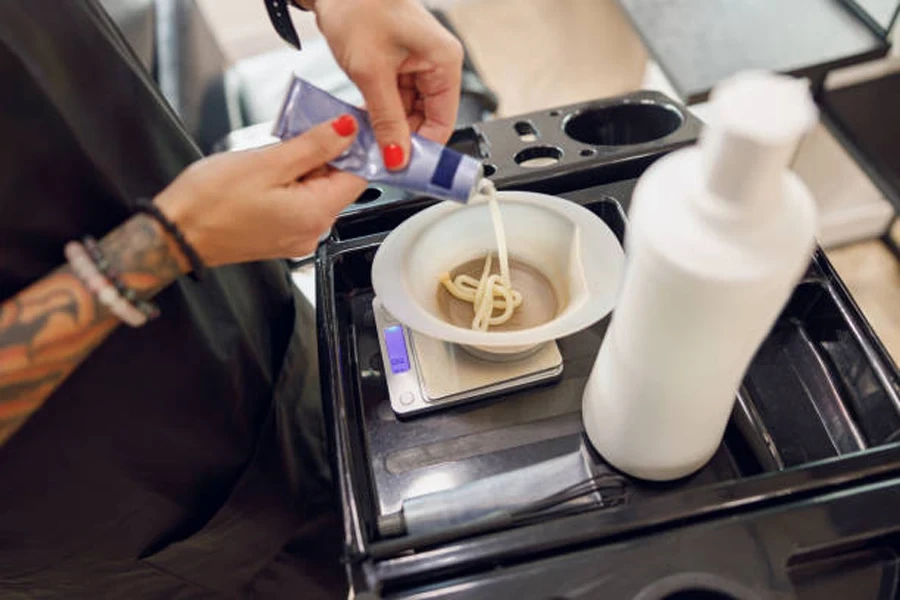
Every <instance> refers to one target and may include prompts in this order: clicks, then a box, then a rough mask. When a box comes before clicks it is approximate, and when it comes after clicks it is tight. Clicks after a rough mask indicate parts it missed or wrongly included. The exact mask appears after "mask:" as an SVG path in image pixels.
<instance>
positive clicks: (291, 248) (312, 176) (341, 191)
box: [154, 115, 366, 267]
mask: <svg viewBox="0 0 900 600" xmlns="http://www.w3.org/2000/svg"><path fill="white" fill-rule="evenodd" d="M356 131H357V126H356V122H355V121H354V120H353V118H352V117H350V116H349V115H344V116H342V117H339V118H337V119H335V120H334V121H332V122H331V123H323V124H321V125H318V126H316V127H314V128H313V129H311V130H309V131H308V132H307V133H305V134H303V135H301V136H298V137H296V138H293V139H291V140H289V141H287V142H284V143H280V144H276V145H273V146H269V147H266V148H262V149H259V150H250V151H246V152H230V153H225V154H217V155H213V156H210V157H209V158H205V159H203V160H201V161H199V162H196V163H194V164H193V165H192V166H191V167H189V168H188V169H187V170H185V171H184V172H183V173H182V174H181V175H179V176H178V178H177V179H175V181H174V182H172V184H171V185H170V186H169V187H167V188H166V189H165V190H163V191H162V192H161V193H160V194H159V195H158V196H157V197H156V198H155V199H154V201H155V202H156V203H157V205H158V206H159V207H160V208H161V209H162V211H163V212H164V213H165V214H166V216H167V217H168V218H169V219H171V220H172V221H174V222H175V223H176V224H178V226H179V227H180V228H181V230H182V232H183V233H184V235H185V237H186V238H187V240H188V242H190V243H191V244H192V245H193V246H194V248H195V249H196V250H197V252H198V253H199V254H200V257H201V258H202V259H203V261H204V262H205V263H206V264H208V265H209V266H211V267H215V266H219V265H225V264H230V263H239V262H248V261H254V260H263V259H270V258H286V257H291V256H303V255H306V254H309V253H311V252H313V251H314V250H315V248H316V246H317V244H318V240H319V237H320V236H321V235H322V234H323V233H325V232H326V231H327V230H328V229H329V227H331V225H332V224H333V223H334V220H335V219H336V218H337V215H338V213H339V212H340V211H341V209H343V208H344V207H345V206H347V205H349V204H350V203H351V202H353V201H354V200H355V199H356V198H357V197H358V196H359V194H360V193H362V191H363V190H364V189H365V187H366V182H365V181H364V180H363V179H360V178H359V177H356V176H355V175H350V174H348V173H343V172H340V171H336V170H334V169H332V168H330V167H327V166H326V163H327V162H328V161H330V160H333V159H335V158H337V157H338V156H340V155H341V154H342V153H343V152H344V151H345V150H347V148H348V147H349V146H350V144H351V142H352V141H353V139H354V138H355V137H356Z"/></svg>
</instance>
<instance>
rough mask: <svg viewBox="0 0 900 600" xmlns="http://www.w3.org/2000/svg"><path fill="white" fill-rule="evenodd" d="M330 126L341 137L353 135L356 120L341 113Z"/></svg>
mask: <svg viewBox="0 0 900 600" xmlns="http://www.w3.org/2000/svg"><path fill="white" fill-rule="evenodd" d="M331 128H332V129H334V131H335V133H337V134H338V135H339V136H341V137H347V136H350V135H353V132H354V131H356V121H355V120H354V119H353V117H351V116H350V115H341V116H339V117H338V118H337V119H335V120H334V121H332V122H331Z"/></svg>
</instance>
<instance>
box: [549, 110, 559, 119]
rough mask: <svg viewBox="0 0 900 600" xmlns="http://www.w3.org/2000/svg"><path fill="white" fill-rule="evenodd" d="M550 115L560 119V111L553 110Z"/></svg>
mask: <svg viewBox="0 0 900 600" xmlns="http://www.w3.org/2000/svg"><path fill="white" fill-rule="evenodd" d="M549 114H550V116H551V117H558V116H559V111H558V110H551V111H550V113H549Z"/></svg>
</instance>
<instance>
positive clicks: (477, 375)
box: [372, 298, 563, 416]
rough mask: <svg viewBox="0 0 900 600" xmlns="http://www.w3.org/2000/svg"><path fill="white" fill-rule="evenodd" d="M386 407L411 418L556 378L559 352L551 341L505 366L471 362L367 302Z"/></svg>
mask: <svg viewBox="0 0 900 600" xmlns="http://www.w3.org/2000/svg"><path fill="white" fill-rule="evenodd" d="M372 310H373V312H374V315H375V325H376V327H377V328H378V342H379V344H380V346H381V356H382V359H383V360H384V367H385V368H384V373H385V378H386V380H387V386H388V392H389V396H390V399H391V408H392V409H393V410H394V412H395V413H397V414H398V415H404V416H408V415H413V414H417V413H423V412H427V411H431V410H436V409H439V408H447V407H449V406H454V405H457V404H461V403H463V402H471V401H473V400H478V399H481V398H486V397H488V396H494V395H497V394H500V393H503V392H511V391H513V390H519V389H522V388H526V387H530V386H533V385H537V384H539V383H544V382H548V381H552V380H554V379H558V378H559V377H560V376H561V375H562V371H563V360H562V354H560V352H559V347H558V346H557V344H556V342H548V343H547V344H544V345H543V346H541V347H540V348H539V349H538V350H536V351H535V352H534V353H531V354H528V355H527V356H524V357H522V358H517V359H515V360H511V361H506V362H496V361H491V360H486V359H484V358H476V357H475V356H474V355H472V354H470V353H469V352H467V351H466V350H464V349H463V348H461V347H459V346H457V345H456V344H452V343H450V342H443V341H440V340H435V339H433V338H430V337H427V336H424V335H422V334H419V333H417V332H415V331H412V330H411V329H409V328H408V327H406V326H405V325H403V324H402V323H400V322H399V321H398V320H397V319H395V318H394V317H393V316H392V315H391V314H390V313H389V312H388V311H387V310H386V309H385V308H384V306H383V305H382V304H381V302H380V301H379V300H378V298H375V299H374V300H373V301H372Z"/></svg>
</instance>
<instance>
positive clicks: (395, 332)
mask: <svg viewBox="0 0 900 600" xmlns="http://www.w3.org/2000/svg"><path fill="white" fill-rule="evenodd" d="M384 345H385V346H386V347H387V353H388V360H389V361H390V363H391V372H392V373H394V374H395V375H396V374H398V373H406V372H407V371H409V354H408V353H407V351H406V338H405V337H404V336H403V327H401V326H400V325H393V326H391V327H388V328H387V329H385V330H384Z"/></svg>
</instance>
